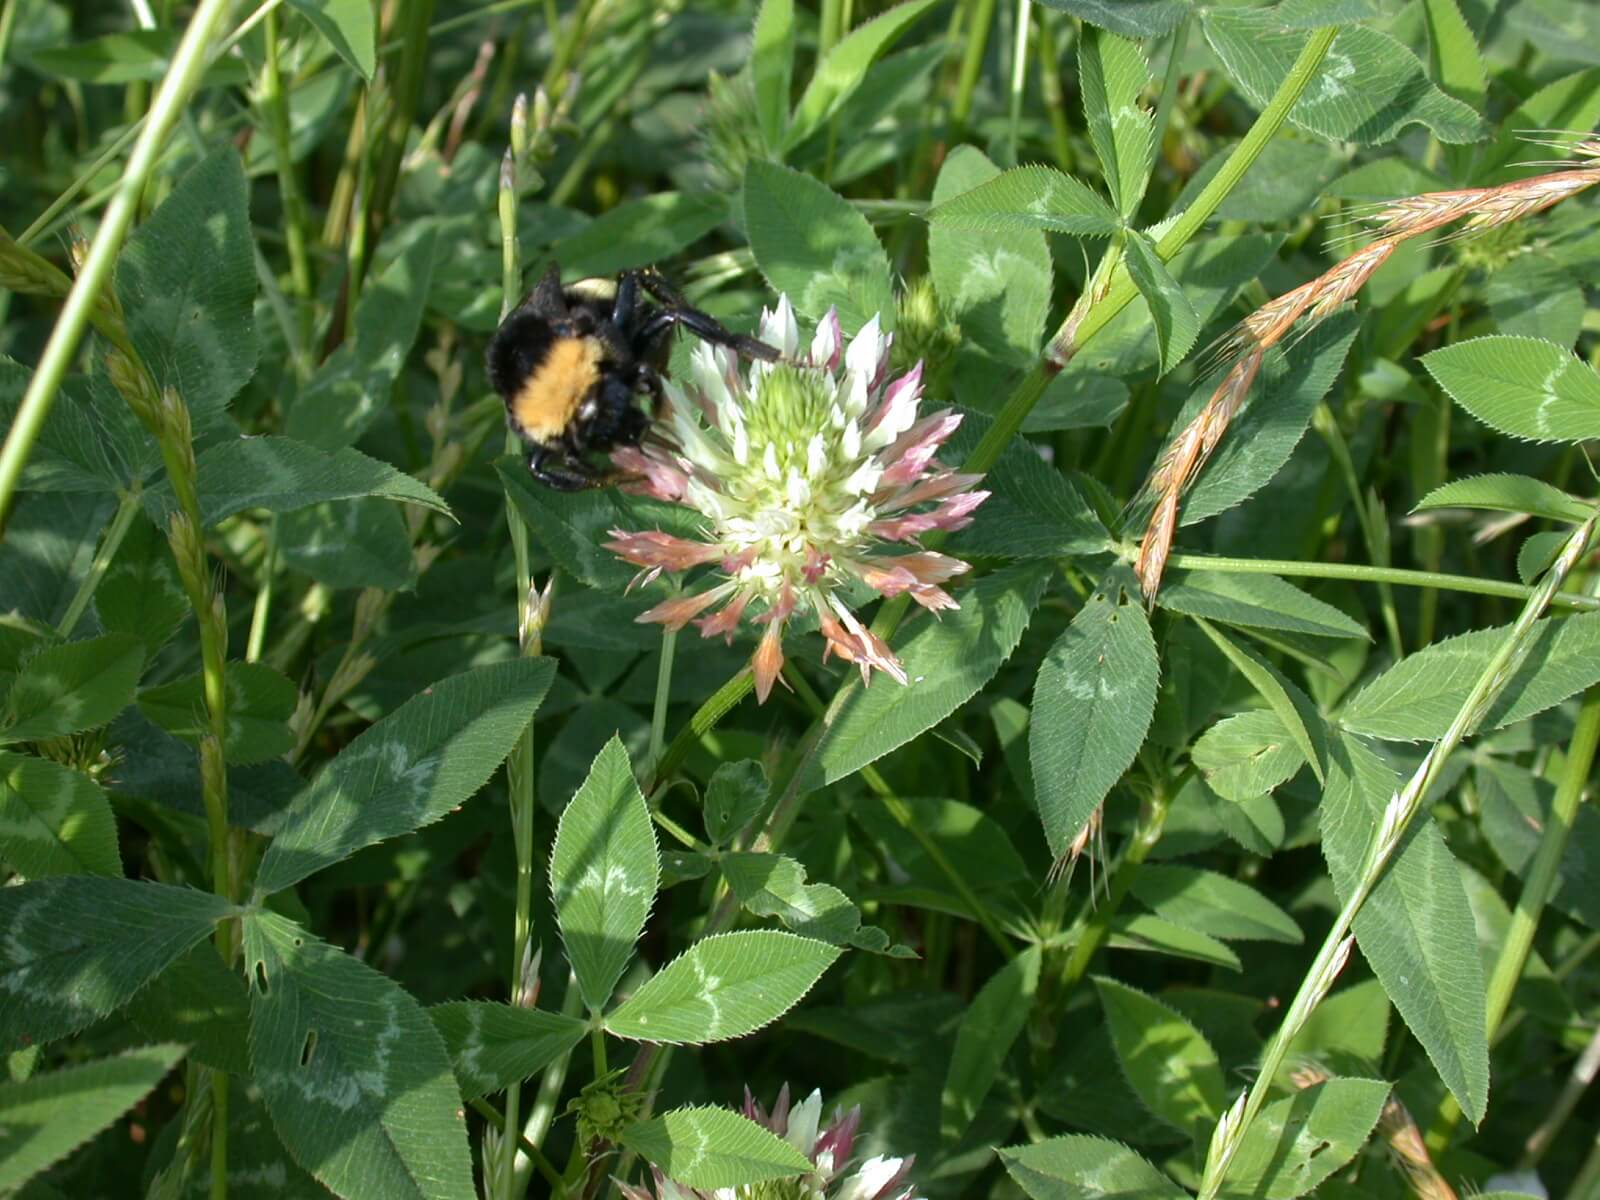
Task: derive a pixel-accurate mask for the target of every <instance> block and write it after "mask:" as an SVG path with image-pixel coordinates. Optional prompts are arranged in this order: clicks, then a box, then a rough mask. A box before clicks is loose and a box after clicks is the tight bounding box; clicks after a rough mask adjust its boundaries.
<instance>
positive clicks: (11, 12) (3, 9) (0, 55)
mask: <svg viewBox="0 0 1600 1200" xmlns="http://www.w3.org/2000/svg"><path fill="white" fill-rule="evenodd" d="M16 24H17V0H5V4H3V5H0V66H3V65H4V64H5V61H6V51H7V50H8V49H9V48H10V46H11V31H12V30H13V29H14V28H15V27H16Z"/></svg>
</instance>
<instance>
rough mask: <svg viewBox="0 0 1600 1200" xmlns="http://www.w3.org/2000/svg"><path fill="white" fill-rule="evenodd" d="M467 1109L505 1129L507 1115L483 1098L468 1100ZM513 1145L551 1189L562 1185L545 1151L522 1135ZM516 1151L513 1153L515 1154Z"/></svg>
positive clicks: (518, 1136)
mask: <svg viewBox="0 0 1600 1200" xmlns="http://www.w3.org/2000/svg"><path fill="white" fill-rule="evenodd" d="M467 1107H468V1108H470V1109H472V1111H473V1112H475V1113H477V1114H478V1115H479V1116H480V1117H482V1118H483V1119H484V1120H485V1121H487V1122H488V1123H489V1124H490V1125H491V1126H492V1127H493V1128H496V1129H502V1128H504V1127H505V1123H506V1114H505V1113H503V1112H501V1111H500V1110H499V1109H497V1108H495V1106H494V1105H493V1104H490V1103H489V1102H488V1101H487V1100H485V1099H484V1098H483V1097H482V1096H474V1097H473V1098H472V1099H471V1100H468V1101H467ZM513 1145H514V1147H515V1150H521V1151H522V1152H523V1153H524V1154H526V1155H527V1156H528V1161H530V1162H531V1163H533V1165H534V1166H536V1167H538V1168H539V1174H541V1175H543V1176H544V1177H545V1181H546V1182H547V1183H549V1184H550V1186H551V1187H558V1186H559V1185H560V1183H561V1176H560V1175H558V1174H556V1167H555V1164H554V1163H553V1162H551V1161H550V1160H549V1159H548V1158H546V1157H545V1156H544V1151H543V1150H541V1149H539V1147H537V1146H535V1145H534V1144H533V1143H532V1142H530V1141H529V1140H528V1139H527V1138H526V1137H524V1136H523V1135H522V1134H520V1133H519V1134H518V1135H517V1139H516V1141H515V1142H514V1143H513ZM515 1150H514V1151H513V1153H515Z"/></svg>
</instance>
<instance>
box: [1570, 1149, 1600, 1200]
mask: <svg viewBox="0 0 1600 1200" xmlns="http://www.w3.org/2000/svg"><path fill="white" fill-rule="evenodd" d="M1567 1196H1568V1197H1569V1200H1600V1133H1597V1134H1596V1135H1595V1139H1594V1145H1593V1146H1592V1147H1590V1149H1589V1156H1588V1157H1587V1158H1585V1159H1584V1160H1583V1166H1582V1167H1580V1168H1579V1170H1578V1175H1577V1178H1575V1179H1574V1180H1573V1181H1572V1187H1571V1188H1570V1189H1568V1191H1567Z"/></svg>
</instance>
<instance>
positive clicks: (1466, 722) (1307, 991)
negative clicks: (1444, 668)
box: [1200, 517, 1597, 1200]
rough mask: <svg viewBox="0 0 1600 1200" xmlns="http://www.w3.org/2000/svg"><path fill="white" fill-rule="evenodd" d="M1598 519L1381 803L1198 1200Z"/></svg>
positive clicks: (1583, 530) (1222, 1174)
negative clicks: (1357, 867) (1344, 893)
mask: <svg viewBox="0 0 1600 1200" xmlns="http://www.w3.org/2000/svg"><path fill="white" fill-rule="evenodd" d="M1596 520H1597V519H1596V518H1593V517H1591V518H1590V519H1589V520H1587V521H1585V522H1584V523H1583V524H1582V525H1580V526H1578V528H1577V529H1575V530H1574V531H1573V533H1572V535H1571V536H1570V537H1569V538H1568V539H1567V542H1566V544H1565V545H1564V546H1563V547H1562V550H1561V554H1560V556H1559V557H1558V558H1557V559H1556V562H1555V565H1554V566H1552V567H1551V568H1550V570H1549V572H1548V573H1547V574H1546V576H1545V578H1544V580H1543V581H1542V582H1541V583H1540V585H1539V587H1538V588H1537V589H1536V590H1535V592H1534V594H1533V595H1532V596H1530V597H1529V598H1528V601H1527V603H1526V604H1525V605H1524V606H1523V609H1522V612H1521V614H1520V615H1519V616H1518V617H1517V620H1516V622H1515V623H1514V624H1513V625H1512V627H1511V628H1510V630H1508V631H1507V633H1506V636H1505V638H1504V639H1503V640H1502V641H1501V643H1500V645H1499V646H1498V647H1497V648H1496V650H1495V653H1494V655H1493V657H1491V659H1490V660H1489V662H1488V663H1487V664H1486V665H1485V667H1484V669H1483V671H1482V672H1480V673H1479V675H1478V678H1477V681H1476V682H1475V683H1474V684H1473V686H1472V690H1471V692H1469V693H1468V695H1467V698H1466V700H1465V701H1463V702H1462V704H1461V707H1460V709H1459V710H1457V712H1456V715H1455V719H1454V720H1452V721H1451V722H1450V727H1449V728H1448V729H1447V730H1446V731H1445V734H1444V736H1443V737H1442V738H1440V739H1439V740H1438V741H1437V742H1435V743H1434V744H1433V745H1432V746H1430V747H1429V748H1428V752H1427V754H1426V755H1425V756H1424V757H1423V760H1422V762H1421V763H1420V764H1419V765H1418V767H1417V769H1416V771H1415V772H1414V773H1413V774H1412V776H1411V778H1410V780H1409V781H1408V782H1407V783H1406V785H1405V787H1404V788H1402V789H1401V790H1400V791H1398V792H1396V793H1395V795H1394V797H1393V798H1392V799H1391V800H1390V801H1389V802H1388V804H1387V805H1386V806H1385V810H1384V815H1383V819H1382V822H1381V824H1380V826H1379V828H1378V831H1377V833H1376V836H1374V838H1373V840H1372V842H1371V844H1370V845H1369V846H1368V847H1367V852H1366V855H1365V858H1364V860H1363V862H1362V866H1361V871H1360V874H1359V875H1358V876H1357V878H1356V882H1355V886H1354V887H1353V888H1352V889H1351V892H1350V895H1349V896H1348V897H1347V898H1346V899H1345V902H1344V905H1343V907H1341V908H1340V910H1339V914H1338V916H1337V917H1336V918H1335V919H1334V922H1333V927H1332V928H1331V929H1329V930H1328V932H1327V935H1326V936H1325V937H1324V938H1323V940H1322V946H1321V948H1320V949H1319V950H1318V951H1317V956H1316V958H1315V960H1314V961H1313V962H1312V964H1311V968H1310V970H1308V971H1307V972H1306V973H1305V976H1304V977H1303V978H1302V980H1301V982H1300V989H1299V991H1298V992H1296V994H1295V997H1294V1000H1293V1002H1292V1003H1291V1004H1290V1005H1289V1008H1288V1010H1287V1012H1286V1013H1285V1014H1284V1018H1283V1022H1282V1024H1281V1025H1279V1027H1278V1030H1277V1032H1276V1033H1275V1034H1274V1035H1273V1037H1272V1040H1271V1041H1270V1042H1269V1043H1267V1047H1266V1049H1265V1050H1264V1051H1262V1054H1261V1063H1260V1066H1259V1067H1258V1069H1257V1073H1256V1078H1255V1082H1254V1083H1253V1084H1252V1085H1251V1086H1250V1089H1249V1091H1247V1092H1246V1093H1245V1094H1244V1095H1242V1096H1241V1097H1240V1098H1239V1100H1238V1101H1237V1102H1235V1104H1234V1105H1233V1106H1232V1107H1231V1108H1230V1109H1229V1110H1228V1112H1227V1113H1226V1114H1224V1116H1223V1119H1222V1120H1221V1121H1219V1122H1218V1123H1217V1127H1216V1130H1215V1132H1214V1133H1213V1135H1212V1138H1211V1144H1210V1147H1209V1149H1208V1151H1207V1154H1206V1164H1205V1171H1204V1173H1203V1175H1202V1179H1201V1185H1200V1200H1215V1197H1216V1195H1217V1193H1218V1191H1219V1190H1220V1189H1221V1187H1222V1184H1223V1181H1224V1179H1225V1178H1226V1176H1227V1173H1228V1165H1229V1163H1230V1162H1232V1160H1233V1156H1234V1154H1235V1153H1236V1152H1237V1150H1238V1148H1239V1146H1240V1144H1241V1143H1242V1142H1243V1140H1244V1138H1245V1135H1246V1133H1247V1131H1248V1130H1249V1127H1250V1123H1251V1122H1252V1121H1253V1120H1254V1119H1255V1116H1256V1114H1257V1113H1258V1112H1259V1111H1260V1109H1261V1105H1262V1104H1263V1103H1265V1101H1266V1098H1267V1093H1268V1092H1269V1091H1270V1090H1271V1088H1272V1085H1273V1081H1274V1080H1275V1079H1276V1078H1277V1076H1278V1072H1279V1070H1280V1069H1281V1068H1282V1066H1283V1062H1284V1059H1285V1057H1286V1056H1287V1055H1288V1052H1289V1046H1290V1044H1291V1043H1292V1042H1293V1041H1294V1039H1295V1037H1296V1036H1297V1035H1298V1034H1299V1032H1300V1031H1301V1030H1302V1029H1303V1028H1304V1027H1305V1024H1306V1022H1307V1021H1308V1020H1309V1019H1310V1018H1311V1014H1312V1013H1313V1012H1314V1011H1315V1010H1316V1008H1317V1005H1318V1004H1320V1003H1321V1002H1322V998H1323V997H1324V996H1326V995H1327V994H1328V989H1329V988H1331V987H1332V986H1333V982H1334V979H1335V978H1336V977H1337V976H1338V974H1339V971H1340V970H1341V969H1342V968H1343V966H1344V962H1345V959H1346V958H1347V957H1348V955H1349V953H1350V948H1351V944H1352V942H1351V939H1350V938H1349V933H1350V928H1351V926H1352V925H1353V924H1354V922H1355V918H1356V914H1357V913H1358V912H1360V911H1361V906H1362V905H1363V904H1365V903H1366V900H1367V897H1368V896H1370V895H1371V894H1372V890H1373V889H1374V888H1375V887H1377V885H1378V881H1379V880H1380V879H1382V878H1383V873H1384V870H1385V869H1386V868H1387V867H1388V865H1389V860H1390V859H1391V858H1392V857H1393V856H1394V853H1395V851H1396V850H1398V849H1399V847H1400V843H1401V840H1402V838H1403V836H1404V834H1405V831H1406V827H1407V826H1408V825H1410V823H1411V819H1412V818H1413V817H1414V816H1415V815H1416V812H1417V810H1418V809H1419V808H1420V807H1421V806H1422V799H1423V797H1424V796H1425V795H1427V793H1428V790H1429V788H1431V787H1432V786H1433V782H1434V780H1435V779H1436V778H1438V775H1439V772H1440V770H1441V769H1442V768H1443V766H1444V763H1445V760H1446V759H1447V758H1449V757H1450V755H1451V754H1453V753H1454V752H1455V749H1456V747H1457V746H1459V745H1460V744H1461V742H1462V741H1463V740H1464V739H1465V738H1466V737H1467V736H1468V735H1469V734H1470V733H1472V731H1473V730H1474V729H1476V728H1477V725H1478V722H1479V721H1480V720H1482V719H1483V714H1484V713H1485V712H1486V711H1487V710H1488V708H1489V705H1491V704H1492V703H1493V702H1494V700H1495V697H1496V696H1498V695H1499V694H1500V692H1501V690H1502V689H1503V688H1504V687H1505V685H1506V683H1507V681H1509V679H1510V678H1511V676H1512V674H1513V673H1514V671H1515V669H1516V666H1517V664H1518V663H1519V662H1520V661H1521V660H1522V658H1523V656H1524V655H1525V654H1526V653H1527V650H1528V647H1529V645H1530V644H1531V642H1532V635H1533V627H1534V623H1535V622H1536V621H1537V620H1538V619H1539V617H1540V616H1541V615H1543V613H1544V611H1545V609H1546V608H1547V607H1548V606H1549V603H1550V600H1551V597H1553V596H1554V595H1555V594H1556V592H1557V591H1558V590H1559V589H1560V587H1561V585H1562V583H1564V582H1565V580H1566V578H1567V575H1568V574H1569V573H1570V572H1571V570H1572V568H1573V567H1574V566H1575V565H1576V564H1577V562H1578V560H1579V559H1580V558H1581V557H1582V556H1583V554H1584V552H1585V551H1586V550H1587V549H1588V547H1589V543H1590V541H1591V539H1592V538H1593V536H1594V530H1595V525H1596Z"/></svg>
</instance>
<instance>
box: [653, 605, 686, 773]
mask: <svg viewBox="0 0 1600 1200" xmlns="http://www.w3.org/2000/svg"><path fill="white" fill-rule="evenodd" d="M677 646H678V631H677V630H676V629H668V630H665V631H664V632H663V633H662V634H661V665H660V666H659V667H658V668H657V669H656V703H655V709H654V711H653V712H652V713H651V714H650V756H649V758H647V759H646V760H645V761H646V762H649V763H651V764H654V763H656V762H659V761H660V759H661V750H662V747H663V746H664V745H665V744H666V740H667V706H668V702H669V701H670V700H671V698H672V659H673V653H674V651H675V650H676V649H677Z"/></svg>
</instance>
